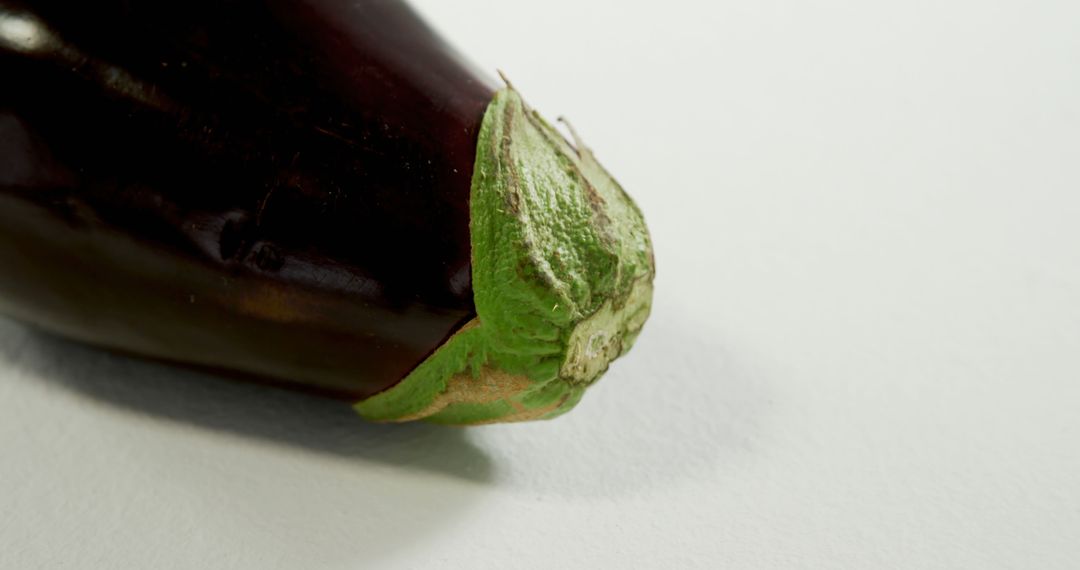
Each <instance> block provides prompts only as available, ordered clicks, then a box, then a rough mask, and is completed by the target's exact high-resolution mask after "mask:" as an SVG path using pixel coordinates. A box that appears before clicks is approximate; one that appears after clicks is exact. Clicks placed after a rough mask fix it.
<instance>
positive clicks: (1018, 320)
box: [0, 0, 1080, 570]
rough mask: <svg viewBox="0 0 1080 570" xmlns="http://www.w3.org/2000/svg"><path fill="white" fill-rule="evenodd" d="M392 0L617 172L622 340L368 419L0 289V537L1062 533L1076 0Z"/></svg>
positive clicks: (797, 548)
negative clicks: (422, 416) (32, 327)
mask: <svg viewBox="0 0 1080 570" xmlns="http://www.w3.org/2000/svg"><path fill="white" fill-rule="evenodd" d="M419 5H420V6H421V7H422V8H423V9H424V10H425V11H426V12H427V13H428V14H429V15H430V16H431V17H432V20H433V21H435V22H438V24H439V25H440V27H442V28H443V29H444V30H445V31H446V32H447V33H448V35H449V36H450V37H451V38H452V39H454V40H455V41H456V42H457V43H459V44H460V45H461V46H462V47H463V49H464V50H465V51H466V52H467V53H469V54H470V55H472V56H473V57H474V58H475V59H476V60H477V61H478V62H479V63H481V64H483V65H484V66H485V67H488V68H494V67H496V66H498V67H501V68H503V69H505V70H507V71H508V72H509V73H510V75H511V78H512V79H513V80H514V81H515V83H516V84H517V86H518V87H519V88H520V89H521V90H522V91H523V92H524V93H525V94H526V95H527V97H529V98H530V100H531V101H532V103H533V104H534V105H535V106H537V107H538V108H540V109H541V110H542V111H544V112H545V113H547V114H548V115H549V116H554V115H557V114H560V113H565V114H567V115H569V116H570V117H571V118H572V119H573V120H574V122H575V124H576V126H577V127H578V130H579V131H581V132H582V133H583V135H584V136H585V137H586V139H587V140H589V141H590V142H591V143H592V146H593V147H594V148H595V149H596V150H597V153H598V155H599V156H600V158H601V160H603V161H604V162H605V163H606V164H607V165H608V166H609V167H610V168H611V170H612V171H614V172H615V173H616V174H617V175H618V176H619V177H620V179H621V180H622V181H623V183H624V184H625V186H626V187H627V188H628V189H630V190H631V191H632V192H633V194H634V195H635V196H636V197H637V198H638V200H639V202H640V204H641V206H642V207H643V209H644V211H645V212H646V214H647V215H648V219H649V221H650V223H651V227H652V230H653V233H654V238H655V241H656V252H657V253H656V257H657V260H658V263H659V271H660V274H659V277H658V294H657V299H656V307H655V313H654V317H653V319H652V321H651V322H650V324H649V326H648V327H647V330H646V332H645V333H644V335H643V336H642V337H641V340H640V343H639V345H638V347H637V348H636V349H635V350H634V351H633V352H632V353H631V354H630V355H629V356H628V357H627V358H625V359H624V360H623V361H620V362H619V363H617V365H616V366H615V367H614V368H613V370H612V371H611V373H610V374H609V376H608V377H607V378H606V379H605V380H604V381H603V382H602V383H601V384H600V385H598V386H597V387H596V388H595V389H594V390H593V391H592V392H591V393H590V394H589V395H588V396H587V397H586V398H585V400H584V402H583V403H582V404H581V406H580V407H579V408H578V409H577V410H576V411H575V412H573V413H571V414H570V415H569V416H566V417H564V418H562V419H560V420H557V421H555V422H551V423H545V424H534V425H519V426H501V427H488V428H482V429H470V430H458V429H443V428H437V427H428V426H423V425H416V426H404V427H379V426H369V425H365V424H363V423H361V422H360V421H359V420H358V419H356V418H354V417H353V416H352V415H351V414H350V413H349V412H348V411H347V410H345V409H342V408H340V407H339V406H338V405H336V404H334V403H329V402H324V401H320V400H315V399H310V398H306V397H304V396H297V395H294V394H291V393H286V392H279V391H275V390H271V389H266V388H262V387H257V386H244V385H236V384H232V383H229V382H223V381H221V380H219V379H214V378H210V377H207V376H202V375H199V374H196V373H191V372H181V371H176V370H171V369H167V368H164V367H161V366H157V365H151V364H146V363H139V362H132V361H128V360H123V359H118V358H115V357H110V356H106V355H103V354H101V353H98V352H95V351H93V350H89V349H85V348H81V347H78V346H74V345H70V344H67V343H64V342H62V341H57V340H53V339H50V338H47V337H43V336H41V335H39V334H36V333H32V332H29V331H28V330H27V329H25V328H24V327H22V326H19V325H15V324H13V323H10V322H8V321H0V568H3V569H4V570H9V569H10V570H24V569H30V568H39V567H40V568H79V569H83V568H110V569H127V568H131V569H136V568H138V569H144V568H153V569H169V568H199V569H204V568H226V569H241V568H243V569H247V568H251V569H260V570H265V569H271V568H289V569H292V568H304V569H308V568H451V569H452V568H467V569H470V570H471V569H484V568H543V569H548V568H694V567H697V568H709V569H713V568H740V569H752V570H756V569H775V568H800V569H801V568H829V569H851V570H864V569H868V568H870V569H872V568H920V569H921V568H941V569H948V570H955V569H958V568H973V569H980V570H984V569H1005V568H1020V569H1038V570H1052V569H1062V570H1065V569H1068V570H1073V569H1075V568H1078V567H1080V59H1078V55H1077V54H1080V34H1078V33H1077V31H1076V24H1077V22H1080V3H1077V2H1075V1H1073V0H1061V1H1057V2H1054V1H1020V0H1010V1H1004V0H997V1H987V0H982V1H975V0H971V1H959V0H947V1H944V2H940V1H935V2H930V1H925V2H924V1H913V2H877V1H875V2H865V1H856V0H850V1H841V0H825V1H822V2H813V3H811V2H798V1H794V0H788V1H770V2H762V1H760V0H730V1H724V2H696V1H692V0H669V1H667V2H662V3H660V2H647V3H646V2H627V1H625V0H623V1H617V0H608V1H599V0H589V1H587V2H580V1H575V0H546V1H545V2H525V1H508V0H502V1H494V0H492V1H480V0H456V1H455V2H444V1H437V0H425V1H423V2H420V3H419Z"/></svg>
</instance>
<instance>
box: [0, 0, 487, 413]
mask: <svg viewBox="0 0 1080 570" xmlns="http://www.w3.org/2000/svg"><path fill="white" fill-rule="evenodd" d="M494 91H495V87H494V86H493V84H492V83H491V82H490V80H489V79H487V78H485V77H483V76H480V75H478V74H477V73H475V72H474V71H472V70H471V69H470V68H469V67H468V66H467V65H466V64H464V63H463V62H462V60H461V59H460V58H459V57H458V56H457V55H456V53H455V52H454V51H453V50H452V49H450V48H449V47H448V46H447V45H446V44H445V43H444V42H443V41H442V40H441V39H440V38H439V37H438V36H437V35H436V34H435V33H434V32H433V31H432V30H431V29H430V28H429V27H428V26H427V25H426V24H425V23H424V22H423V21H422V20H421V19H420V18H418V17H417V15H416V14H415V13H414V12H413V11H412V10H411V9H410V8H409V7H408V6H407V5H405V4H403V3H401V2H396V1H381V0H359V1H357V0H350V1H347V2H346V1H335V0H291V1H286V0H265V1H255V0H218V1H205V0H186V1H183V2H180V1H174V0H155V1H152V2H146V1H141V2H137V1H134V0H131V1H120V0H98V1H94V2H71V1H69V0H63V1H60V0H38V1H23V2H15V1H11V0H0V310H2V311H3V312H5V313H8V314H12V315H14V316H16V317H18V318H22V319H25V320H28V321H32V322H35V323H38V324H39V325H42V326H44V327H45V328H47V329H49V330H52V331H54V332H57V333H60V334H63V335H65V336H68V337H73V338H76V339H79V340H82V341H85V342H89V343H93V344H97V345H100V346H104V347H110V348H115V349H120V350H124V351H128V352H135V353H139V354H143V355H147V356H151V357H156V358H161V359H166V360H174V361H181V362H186V363H192V364H195V365H202V366H209V367H212V368H218V369H227V370H233V371H239V372H242V373H246V374H253V375H257V376H261V377H267V378H273V379H277V380H281V381H286V382H296V383H301V384H304V385H306V386H308V387H312V388H316V389H318V390H321V391H325V392H327V393H331V394H336V395H340V396H342V397H345V398H350V399H358V398H363V397H366V396H369V395H371V394H374V393H377V392H379V391H381V390H384V389H386V388H388V387H390V386H392V385H394V384H395V383H396V382H398V381H399V380H400V379H401V378H402V377H404V376H405V375H406V374H408V373H409V372H410V371H411V370H412V369H413V368H414V367H416V366H417V364H419V363H420V362H421V361H423V360H424V358H425V357H427V356H428V355H429V354H431V353H432V351H433V350H434V349H435V348H436V347H438V346H439V345H440V344H441V343H442V342H443V341H445V340H446V339H447V338H448V337H449V336H450V335H452V334H453V333H454V332H455V331H456V330H458V329H459V328H460V327H461V326H463V325H464V324H465V323H466V322H468V321H469V320H470V319H472V318H473V317H474V316H475V307H474V304H473V290H472V282H471V272H470V271H471V260H470V241H469V191H470V181H471V177H472V170H473V163H474V159H475V153H476V142H477V136H478V130H479V127H480V124H481V121H482V119H483V116H484V111H485V109H486V107H487V105H488V104H489V102H490V101H491V99H492V96H493V94H494Z"/></svg>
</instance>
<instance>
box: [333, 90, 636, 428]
mask: <svg viewBox="0 0 1080 570" xmlns="http://www.w3.org/2000/svg"><path fill="white" fill-rule="evenodd" d="M574 136H575V144H576V148H575V146H571V145H570V143H568V142H567V141H566V140H565V139H564V138H563V136H562V135H561V134H560V133H559V132H558V131H556V130H555V129H554V128H553V127H552V126H551V125H550V124H548V123H547V122H546V121H544V119H543V118H541V117H540V115H539V114H537V113H536V112H535V111H533V110H532V109H530V108H529V107H528V106H527V105H526V104H525V102H524V101H523V100H522V99H521V96H520V95H519V94H518V93H517V91H515V90H514V89H513V88H512V87H507V88H505V89H502V90H500V91H499V92H498V93H496V95H495V98H494V100H493V101H492V102H491V104H490V105H489V107H488V109H487V112H486V114H485V116H484V121H483V124H482V126H481V129H480V139H479V143H478V145H477V155H476V164H475V168H474V173H473V182H472V191H471V203H470V212H471V220H470V231H471V236H472V237H471V240H472V258H473V259H472V261H473V268H472V270H473V291H474V301H475V304H476V313H477V317H476V319H474V320H473V321H472V322H470V323H469V324H468V325H466V326H465V327H463V328H462V329H461V330H460V331H458V332H457V333H456V334H454V335H453V336H452V337H451V338H450V339H449V340H447V341H446V342H445V343H444V344H443V345H442V346H441V347H440V348H439V349H438V350H436V351H435V352H434V353H433V354H432V355H431V356H430V357H428V358H427V359H426V360H425V361H424V362H423V363H421V364H420V365H419V366H418V367H417V368H416V369H415V370H413V371H412V373H410V374H409V375H408V376H407V377H405V379H404V380H402V381H401V382H399V383H398V384H397V385H395V386H394V387H392V388H390V389H388V390H386V391H384V392H381V393H379V394H376V395H374V396H372V397H370V398H367V399H365V400H363V401H361V402H359V403H357V404H356V406H355V407H356V410H357V411H358V412H359V413H360V414H361V415H362V416H364V417H366V418H369V419H372V420H377V421H407V420H414V419H425V420H427V421H431V422H437V423H447V424H480V423H495V422H506V421H521V420H531V419H546V418H552V417H555V416H558V415H560V414H563V413H565V412H567V411H568V410H570V409H571V408H572V407H573V406H574V405H575V404H576V403H577V402H578V401H579V400H580V399H581V396H582V394H583V392H584V390H585V388H586V387H588V386H589V385H590V384H592V383H593V382H595V381H596V380H597V378H599V377H600V376H601V375H602V374H603V373H604V371H606V370H607V367H608V365H609V364H610V363H611V361H612V360H614V359H615V358H617V357H618V356H620V355H622V354H624V353H625V352H626V351H627V350H629V349H630V346H631V345H632V344H633V341H634V339H635V338H636V337H637V334H638V333H639V332H640V330H641V327H642V325H643V324H644V322H645V319H646V318H647V317H648V315H649V309H650V306H651V302H652V279H653V275H654V273H655V269H654V264H653V253H652V245H651V243H650V241H649V234H648V230H647V229H646V227H645V221H644V219H643V218H642V216H641V212H640V211H639V210H638V208H637V206H636V205H635V204H634V202H633V201H632V200H631V199H630V197H629V196H627V194H626V193H625V192H624V191H623V190H622V188H621V187H620V186H619V185H618V183H617V182H615V180H613V179H612V178H611V176H610V175H609V174H608V173H607V172H606V171H605V170H604V169H603V167H601V166H600V164H599V163H597V162H596V160H595V159H594V158H593V156H592V153H591V152H590V151H589V149H588V148H587V147H585V145H584V144H582V143H581V141H580V139H578V138H577V135H576V134H575V135H574Z"/></svg>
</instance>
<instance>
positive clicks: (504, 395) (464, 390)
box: [394, 325, 562, 423]
mask: <svg viewBox="0 0 1080 570" xmlns="http://www.w3.org/2000/svg"><path fill="white" fill-rule="evenodd" d="M467 326H468V325H467ZM534 385H535V383H534V382H533V381H532V380H530V379H529V378H528V377H526V376H521V375H517V374H510V373H508V372H505V371H503V370H499V369H498V368H493V367H491V366H484V367H483V368H481V369H480V375H479V376H476V377H474V376H473V375H472V374H471V373H470V372H469V371H465V372H459V373H458V374H455V375H453V376H451V377H450V379H449V380H447V381H446V389H445V390H443V391H442V392H441V393H440V394H439V395H438V396H436V397H435V400H434V401H432V402H431V403H430V404H428V406H427V407H426V408H424V409H422V410H420V411H418V412H415V413H412V414H409V415H407V416H402V417H400V418H396V419H394V421H395V422H407V421H412V420H418V419H422V418H426V417H429V416H433V415H435V414H437V413H439V412H441V411H443V410H444V409H446V408H447V407H449V406H452V405H455V404H491V403H495V402H499V401H506V402H507V403H508V404H510V406H511V407H513V408H514V410H515V412H514V413H513V414H510V415H507V416H501V417H498V418H494V419H492V420H491V421H490V422H474V423H503V422H516V421H529V420H534V419H539V418H542V417H543V416H545V415H547V414H549V413H551V412H553V411H555V410H556V409H557V408H558V407H559V406H560V405H561V404H562V402H555V403H553V404H551V405H548V406H542V407H540V408H535V409H529V408H526V407H525V406H524V405H522V404H521V402H518V401H517V400H516V399H515V397H517V396H520V395H521V394H522V393H524V392H525V391H527V390H529V389H530V388H533V387H534Z"/></svg>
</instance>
